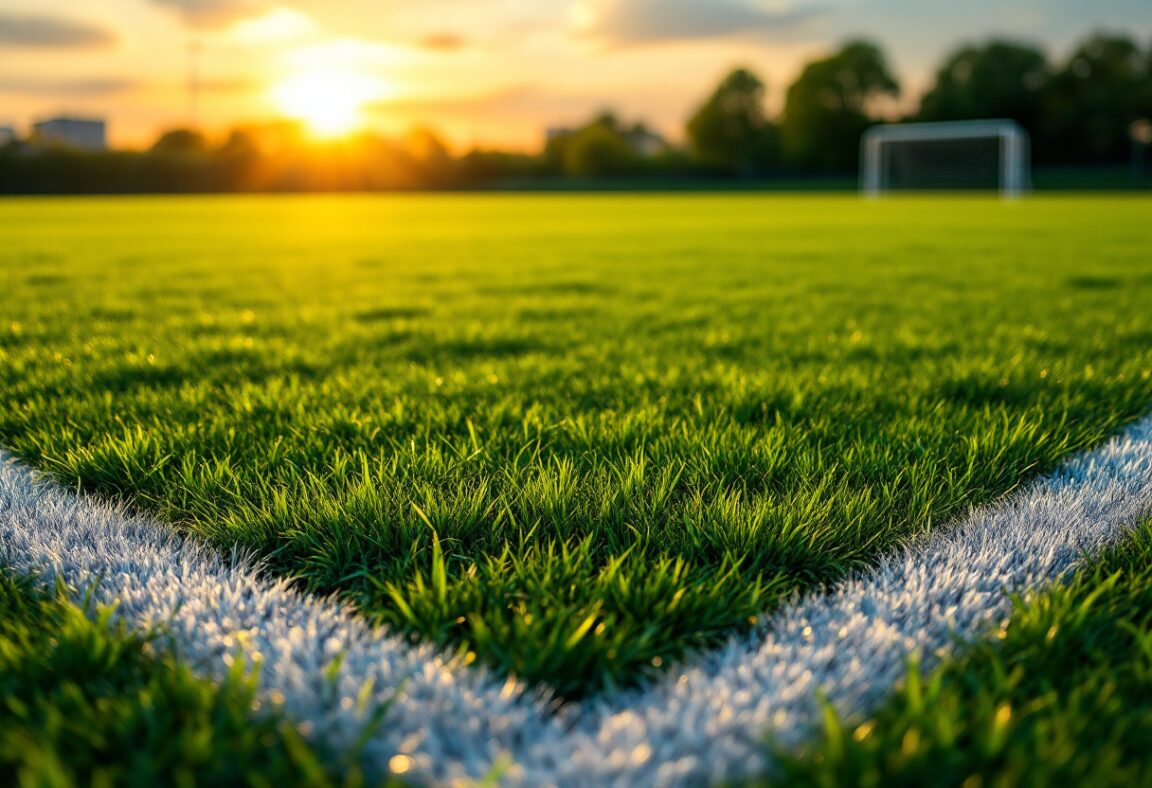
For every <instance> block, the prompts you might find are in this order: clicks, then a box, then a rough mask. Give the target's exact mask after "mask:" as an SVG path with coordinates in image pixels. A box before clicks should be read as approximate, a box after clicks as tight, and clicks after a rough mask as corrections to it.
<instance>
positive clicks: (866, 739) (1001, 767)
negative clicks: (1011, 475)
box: [781, 523, 1152, 788]
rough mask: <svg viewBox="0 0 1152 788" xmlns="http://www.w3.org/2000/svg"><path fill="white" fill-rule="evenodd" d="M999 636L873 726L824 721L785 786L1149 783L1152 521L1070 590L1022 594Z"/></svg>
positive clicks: (787, 768) (789, 767)
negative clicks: (823, 727)
mask: <svg viewBox="0 0 1152 788" xmlns="http://www.w3.org/2000/svg"><path fill="white" fill-rule="evenodd" d="M995 634H996V635H997V636H996V637H993V638H990V639H989V640H988V641H977V642H975V643H973V644H971V645H969V646H968V647H966V648H965V652H964V656H963V657H961V658H959V659H956V660H954V661H951V662H947V663H945V665H944V666H942V667H940V668H938V669H937V670H935V671H932V672H931V673H930V674H929V675H928V676H926V677H923V678H921V677H920V675H919V673H918V671H916V670H915V669H913V670H911V671H910V672H909V677H908V682H907V685H906V686H905V688H904V689H903V690H901V691H900V692H898V693H897V694H896V695H895V696H894V697H893V698H892V699H891V700H890V701H889V702H888V703H887V704H886V705H885V706H884V708H883V709H882V710H881V711H880V712H879V713H877V714H876V715H875V717H874V718H872V719H868V720H863V721H861V720H854V721H851V722H849V721H845V720H842V719H839V718H837V716H836V715H835V714H834V713H831V712H829V713H828V714H827V715H826V726H825V730H824V732H823V735H822V737H821V738H820V739H819V740H818V741H816V742H814V743H813V744H812V745H811V746H810V747H809V748H808V750H807V752H806V753H804V754H803V755H802V756H797V755H796V754H795V753H782V754H781V757H782V766H783V774H782V775H781V776H782V777H783V778H784V781H786V782H787V783H788V784H790V785H792V784H795V785H819V786H849V785H858V786H900V785H909V786H911V785H936V786H966V787H967V788H972V787H973V786H1038V787H1039V786H1049V785H1094V786H1096V785H1098V786H1132V785H1147V784H1149V781H1152V761H1150V760H1149V757H1148V731H1149V730H1152V523H1150V524H1148V525H1146V526H1145V528H1144V529H1143V530H1142V531H1140V532H1139V533H1138V534H1137V535H1136V537H1135V538H1133V539H1131V540H1130V541H1129V543H1128V544H1125V545H1123V546H1122V547H1121V548H1119V549H1116V550H1114V551H1112V552H1111V553H1110V554H1109V555H1107V556H1105V557H1104V558H1103V559H1100V560H1098V561H1096V562H1095V563H1094V564H1093V565H1092V566H1091V567H1090V568H1089V569H1086V570H1084V571H1082V572H1081V573H1080V574H1079V576H1078V577H1076V578H1075V580H1074V581H1073V582H1071V583H1069V584H1068V585H1067V586H1064V587H1060V588H1056V589H1052V590H1050V591H1048V592H1044V593H1040V594H1037V595H1035V596H1034V597H1032V598H1030V599H1027V600H1025V599H1017V602H1016V611H1015V613H1014V615H1013V617H1012V618H1011V620H1010V621H1009V622H1008V624H1007V625H1006V626H1005V627H1003V628H1002V629H1000V630H999V631H998V632H997V633H995Z"/></svg>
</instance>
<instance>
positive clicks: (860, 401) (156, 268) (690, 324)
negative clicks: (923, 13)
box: [0, 196, 1152, 697]
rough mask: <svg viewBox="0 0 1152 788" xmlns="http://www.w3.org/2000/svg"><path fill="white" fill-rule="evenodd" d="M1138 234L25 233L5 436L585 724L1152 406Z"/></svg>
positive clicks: (1036, 230) (118, 226) (1119, 204)
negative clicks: (593, 702)
mask: <svg viewBox="0 0 1152 788" xmlns="http://www.w3.org/2000/svg"><path fill="white" fill-rule="evenodd" d="M1149 207H1150V205H1149V201H1148V200H1147V199H1140V198H1129V199H1106V198H1094V199H1083V198H1077V199H1075V200H1073V199H1061V198H1037V199H1032V200H1028V201H1026V202H1023V203H1020V204H1011V205H1010V204H1003V203H1000V202H996V201H992V200H985V199H975V198H974V199H951V198H949V199H919V200H891V201H884V202H880V203H875V204H867V203H861V202H859V201H857V200H855V199H851V198H826V197H806V198H779V197H775V198H767V197H757V196H740V197H723V196H683V197H658V196H644V197H640V196H611V197H609V196H577V197H572V196H564V197H559V196H545V197H541V196H532V197H522V196H499V197H492V196H479V197H467V196H451V197H434V196H419V197H416V196H414V197H338V198H304V197H301V198H199V199H171V200H155V199H151V200H132V199H122V200H43V201H7V202H5V204H4V209H5V210H4V211H3V213H2V214H0V232H2V233H3V235H4V237H5V239H6V244H5V246H4V248H3V249H2V250H0V304H2V305H3V312H2V313H3V314H4V315H5V317H6V320H7V323H6V325H3V326H0V390H2V391H3V394H4V397H3V401H2V403H0V441H3V443H4V444H5V445H7V446H9V447H10V448H12V449H13V450H15V451H16V452H18V453H19V454H21V455H22V456H23V457H25V458H27V459H29V460H30V461H32V462H33V463H34V464H35V465H37V466H38V467H40V468H43V469H46V470H48V471H50V472H52V473H53V474H55V475H56V476H57V477H58V478H59V479H61V480H62V481H64V482H66V483H69V484H79V485H81V486H83V487H84V488H87V489H89V490H94V491H97V492H100V493H104V494H108V495H113V496H117V497H124V498H126V499H128V500H130V501H132V502H133V503H134V504H136V505H138V506H140V507H142V508H144V509H147V510H149V511H152V512H154V513H156V514H158V515H159V516H160V517H162V518H164V519H166V520H168V521H171V522H172V523H174V524H176V525H177V526H178V527H180V528H183V529H186V530H188V531H191V532H194V533H196V534H199V535H201V536H203V537H205V538H207V539H209V540H211V541H213V542H215V543H217V544H219V545H221V546H223V547H232V546H235V545H240V546H242V547H244V548H246V549H249V550H252V551H254V552H256V553H257V554H259V555H261V556H263V557H265V558H266V559H267V561H268V563H269V566H270V567H271V569H272V570H273V571H275V572H278V573H282V574H286V575H289V576H292V577H296V578H299V580H300V582H301V583H302V584H303V585H304V586H305V587H307V588H309V589H311V590H315V591H320V592H331V591H337V592H340V593H341V594H343V595H344V596H345V597H346V598H347V599H349V600H351V601H353V602H354V603H355V604H356V605H358V607H359V608H360V609H361V610H362V611H364V613H365V614H366V615H369V616H372V617H376V618H379V619H381V620H383V621H385V622H387V623H389V624H391V625H393V626H395V627H398V628H400V629H402V630H404V631H407V632H409V633H411V634H412V636H413V637H414V638H422V639H429V640H432V641H435V642H437V643H441V644H445V645H448V646H453V647H456V646H458V647H460V648H463V649H466V650H468V651H469V652H471V653H472V654H474V655H475V656H476V657H477V658H479V659H481V660H483V661H485V662H488V663H489V664H492V665H494V666H496V667H497V668H499V669H502V670H507V671H510V672H514V673H516V674H518V675H520V676H522V677H525V678H527V679H529V680H531V681H541V682H545V683H547V684H549V685H550V686H552V687H553V688H555V689H556V690H557V691H559V692H560V693H561V694H563V695H565V696H572V697H575V696H580V695H583V694H586V693H589V692H594V691H597V690H600V689H602V688H605V687H613V686H618V685H623V684H629V683H633V682H635V681H637V680H638V679H640V678H641V677H643V676H645V675H648V674H651V673H653V672H654V671H656V670H658V669H659V667H660V666H661V665H666V664H668V663H669V662H671V661H674V660H676V659H679V658H680V657H682V656H683V654H684V653H686V652H687V651H689V650H691V649H694V648H700V647H704V646H707V645H710V644H714V643H716V642H718V640H719V639H721V638H723V637H724V636H726V635H727V634H729V633H731V632H732V631H734V630H736V629H739V628H740V627H742V626H746V625H747V624H748V622H749V621H750V620H751V619H752V618H753V617H754V616H756V615H758V614H759V613H761V612H763V611H765V610H768V609H770V608H771V607H772V606H773V605H774V604H775V603H777V602H778V601H779V600H780V599H782V598H783V597H784V596H785V595H786V594H788V593H790V592H792V591H794V590H796V589H798V588H812V587H815V586H818V585H820V584H822V583H826V582H829V581H833V580H835V579H837V578H840V577H842V576H844V574H845V573H846V572H848V571H850V570H852V569H853V568H857V567H861V566H863V565H866V564H868V563H869V562H870V561H872V560H873V559H874V558H875V557H876V556H877V555H878V554H880V553H881V552H882V551H883V550H884V549H885V548H887V547H890V546H891V545H892V544H894V543H896V542H898V541H899V540H901V539H903V538H905V537H907V536H908V535H910V534H913V533H917V532H921V531H923V530H925V529H928V528H930V527H931V526H932V525H933V524H934V523H938V522H940V521H942V520H944V519H947V518H949V517H952V516H955V515H956V514H958V513H960V512H962V511H963V510H965V509H966V507H968V506H969V505H971V504H973V503H978V502H982V501H987V500H990V499H992V498H994V497H996V496H998V495H1000V494H1002V493H1004V492H1006V491H1007V490H1009V489H1011V488H1012V487H1014V486H1015V485H1017V484H1018V483H1019V482H1020V481H1021V480H1022V479H1023V478H1025V477H1026V476H1028V475H1029V474H1031V473H1033V472H1035V471H1037V470H1038V469H1040V468H1045V467H1050V466H1052V465H1053V464H1054V463H1056V462H1057V461H1058V460H1059V459H1061V458H1062V457H1064V456H1066V455H1067V454H1068V453H1069V452H1071V451H1074V450H1077V449H1080V448H1083V447H1085V446H1088V445H1091V444H1093V443H1095V442H1098V441H1099V440H1101V439H1102V437H1103V436H1104V435H1106V434H1108V433H1109V432H1111V431H1114V430H1115V429H1116V428H1117V427H1118V426H1119V425H1121V424H1123V423H1125V422H1127V421H1130V420H1131V419H1133V418H1135V417H1136V416H1138V415H1141V414H1142V413H1143V412H1145V410H1146V407H1147V405H1148V403H1149V402H1152V350H1150V348H1152V312H1150V310H1148V309H1147V304H1148V303H1150V302H1152V262H1150V261H1149V258H1148V255H1147V253H1146V250H1147V249H1148V248H1149V247H1150V246H1152V227H1150V226H1149V224H1148V223H1147V222H1146V221H1145V220H1144V219H1143V217H1144V216H1145V215H1146V214H1147V211H1148V209H1149Z"/></svg>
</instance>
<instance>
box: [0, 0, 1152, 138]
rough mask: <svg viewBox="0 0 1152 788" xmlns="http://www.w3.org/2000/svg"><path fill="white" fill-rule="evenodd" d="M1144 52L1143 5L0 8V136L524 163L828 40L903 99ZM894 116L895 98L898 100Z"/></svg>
mask: <svg viewBox="0 0 1152 788" xmlns="http://www.w3.org/2000/svg"><path fill="white" fill-rule="evenodd" d="M1097 29H1101V30H1108V31H1118V32H1125V33H1127V34H1129V35H1131V36H1133V37H1135V38H1137V39H1139V41H1140V42H1141V43H1142V44H1143V45H1145V46H1147V45H1149V44H1152V2H1150V1H1149V0H1010V1H1008V2H1005V0H967V1H966V2H963V3H957V2H952V1H951V0H949V1H948V2H944V1H943V0H793V1H792V2H789V0H484V2H477V0H420V1H419V2H406V3H399V2H384V1H382V0H328V2H321V0H283V1H282V2H277V0H85V1H84V2H77V0H0V124H7V125H14V126H16V127H17V129H18V130H21V131H23V130H25V129H26V127H27V124H28V123H30V122H31V121H33V120H36V119H40V118H42V117H45V116H49V115H52V114H56V113H63V112H67V113H73V114H84V115H100V116H104V117H106V118H107V119H108V121H109V130H110V134H111V137H112V141H113V142H114V143H116V144H120V145H128V146H140V145H146V144H147V143H148V142H150V141H151V140H152V139H153V138H154V137H155V135H156V133H157V132H158V131H160V130H161V129H165V128H172V127H177V126H182V125H188V124H189V122H190V120H191V119H192V117H193V107H192V106H191V102H190V101H189V91H188V89H187V84H188V79H189V76H188V75H189V70H190V61H191V51H192V49H193V47H195V48H196V49H197V51H198V52H199V55H198V62H199V64H200V68H199V71H200V86H201V88H200V92H199V96H200V99H199V106H198V111H197V115H198V118H199V120H200V122H201V125H202V126H203V127H204V128H205V129H206V130H208V131H209V132H213V133H219V132H222V131H223V130H224V129H226V128H227V127H228V126H230V125H232V124H236V123H259V122H263V121H267V120H270V119H274V118H277V117H283V116H285V115H293V116H297V117H300V118H302V119H303V120H305V121H306V122H308V123H309V124H310V125H311V126H312V127H313V130H314V131H316V132H317V133H318V134H321V135H323V134H327V133H332V134H335V133H340V132H342V131H346V130H347V129H348V128H350V127H353V126H358V125H359V126H368V127H372V128H378V129H380V130H382V131H386V132H399V131H403V130H405V129H407V128H409V127H411V126H412V125H413V124H415V123H417V122H420V123H423V124H425V125H428V126H431V127H433V128H436V129H438V130H439V131H441V132H442V133H443V134H444V135H445V136H446V137H447V138H449V139H450V140H451V141H452V142H453V143H455V144H456V145H460V146H466V145H472V144H485V145H501V146H509V147H524V148H534V147H537V146H538V145H539V141H540V139H541V138H542V134H543V129H544V128H545V127H547V126H555V125H567V124H573V123H576V122H579V121H581V120H583V119H585V118H586V117H588V116H589V115H590V114H591V113H593V112H594V111H596V110H598V109H600V108H604V107H607V108H614V109H616V110H618V111H620V112H621V114H622V115H624V117H625V118H626V119H628V120H632V119H640V118H642V119H644V120H647V121H649V122H650V123H651V124H652V125H654V126H656V127H657V128H658V129H660V130H661V131H664V132H666V133H667V134H669V135H670V136H672V137H674V138H675V137H677V136H678V135H679V134H680V129H681V127H682V124H683V121H684V118H685V117H686V116H687V115H688V114H689V113H690V112H691V109H692V108H693V107H694V106H695V105H696V104H698V103H699V101H700V100H701V99H702V98H703V97H704V96H705V95H706V94H707V93H708V92H709V90H710V89H711V88H712V87H713V86H714V84H715V83H716V82H717V81H718V80H719V78H720V77H721V76H722V75H723V74H724V73H725V71H726V70H727V69H729V68H730V67H732V66H734V65H741V64H742V65H747V66H750V67H751V68H753V69H754V70H755V71H757V72H758V73H759V74H760V75H761V76H762V77H764V78H765V80H766V81H767V82H768V85H769V100H770V102H772V103H773V104H774V105H776V104H778V103H779V102H780V100H781V97H782V93H783V90H784V87H785V86H786V85H787V83H788V82H789V80H791V79H792V78H793V77H794V76H795V74H796V72H797V70H798V69H799V67H800V65H801V64H802V63H803V62H804V61H805V60H806V59H809V58H811V57H815V56H818V55H820V54H821V53H823V52H825V51H827V50H828V49H829V48H831V47H833V46H834V45H835V44H836V43H838V42H839V41H841V40H843V39H845V38H846V37H848V36H854V35H864V36H867V37H869V38H871V39H873V40H875V41H877V42H878V43H880V44H881V45H882V46H883V47H884V48H885V50H886V51H887V53H888V55H889V57H890V59H891V63H892V65H893V67H894V68H895V70H896V71H897V73H898V74H899V76H900V78H901V79H902V80H903V82H904V85H905V89H906V95H907V96H910V97H914V96H915V95H916V94H917V93H918V92H919V91H920V90H921V89H922V88H923V86H924V85H925V83H926V82H927V80H928V78H929V76H930V74H931V71H932V69H933V67H934V66H935V64H936V63H938V62H939V60H940V58H941V57H942V56H943V55H944V53H945V52H947V51H948V50H950V49H951V48H952V47H954V46H955V45H957V44H958V43H960V42H962V41H966V40H978V39H982V38H986V37H988V36H992V35H997V36H1002V37H1012V38H1018V39H1024V40H1028V41H1032V42H1035V43H1037V44H1040V45H1042V46H1044V47H1046V48H1047V49H1048V50H1049V51H1050V52H1052V53H1053V54H1055V55H1059V56H1063V54H1064V53H1065V52H1066V51H1067V49H1068V48H1069V47H1070V46H1071V44H1072V43H1073V42H1074V41H1075V40H1077V39H1079V38H1081V37H1082V36H1083V35H1084V34H1086V33H1087V32H1089V31H1092V30H1097ZM906 100H908V99H906Z"/></svg>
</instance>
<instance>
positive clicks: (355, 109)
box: [272, 67, 385, 139]
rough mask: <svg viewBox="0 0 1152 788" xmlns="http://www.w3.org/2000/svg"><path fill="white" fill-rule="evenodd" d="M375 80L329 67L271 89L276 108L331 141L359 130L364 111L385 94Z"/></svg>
mask: <svg viewBox="0 0 1152 788" xmlns="http://www.w3.org/2000/svg"><path fill="white" fill-rule="evenodd" d="M384 87H385V86H384V85H383V84H382V83H381V82H380V81H379V80H377V79H374V78H372V77H370V76H368V75H366V74H363V73H359V72H356V71H354V70H352V69H347V68H339V67H328V68H321V69H311V70H307V71H301V72H299V73H296V74H293V75H291V76H288V77H286V78H285V79H283V80H282V81H281V82H279V83H277V84H276V86H275V87H273V89H272V98H273V99H274V100H275V102H276V105H277V106H278V107H279V108H280V111H281V112H283V113H284V114H285V115H287V116H288V117H290V118H294V119H296V120H300V121H302V122H303V123H304V124H305V125H306V126H307V127H308V130H309V131H310V132H311V133H312V134H314V135H315V136H317V137H321V138H325V139H331V138H334V137H341V136H344V135H346V134H350V133H352V132H355V131H356V130H358V129H359V128H360V127H361V126H362V125H363V123H364V107H365V105H366V104H368V103H369V102H371V101H373V100H374V99H377V98H380V97H381V95H383V94H384V92H385V90H384Z"/></svg>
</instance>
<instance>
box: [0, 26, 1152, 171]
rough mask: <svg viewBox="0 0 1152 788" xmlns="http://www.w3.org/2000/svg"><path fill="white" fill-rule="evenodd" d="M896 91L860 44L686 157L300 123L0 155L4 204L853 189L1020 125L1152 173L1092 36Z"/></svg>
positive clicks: (701, 141) (1016, 48)
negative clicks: (731, 183)
mask: <svg viewBox="0 0 1152 788" xmlns="http://www.w3.org/2000/svg"><path fill="white" fill-rule="evenodd" d="M900 92H901V86H900V84H899V82H898V80H897V79H896V78H895V76H894V75H893V74H892V72H891V69H890V67H889V65H888V62H887V59H886V57H885V55H884V53H883V52H882V51H881V49H880V48H879V47H877V46H876V45H874V44H872V43H869V42H866V41H852V42H849V43H847V44H845V45H844V46H842V47H841V48H840V49H839V50H838V51H836V52H833V53H832V54H830V55H828V56H827V57H824V58H821V59H819V60H816V61H813V62H810V63H808V64H807V65H806V66H804V68H803V69H802V71H801V73H800V75H799V76H798V77H797V79H796V80H795V82H793V84H792V85H790V86H789V87H788V88H787V91H786V92H785V95H784V100H783V105H782V110H781V112H780V114H779V116H778V117H771V116H770V115H769V114H768V112H767V111H766V99H767V88H766V86H765V85H764V83H763V82H762V81H761V80H760V79H759V77H757V76H756V75H755V74H754V73H752V72H751V71H749V70H747V69H736V70H735V71H733V72H732V73H730V74H729V75H727V76H726V77H725V78H724V79H723V80H722V81H721V83H720V84H719V85H718V86H717V87H716V89H715V90H714V91H713V93H712V94H711V95H710V96H708V97H707V98H706V99H705V100H704V102H703V103H702V104H701V105H700V106H699V107H698V108H697V109H696V110H695V112H693V113H692V115H691V116H690V118H689V119H688V121H687V123H686V126H685V129H684V142H683V144H678V145H676V144H669V143H667V142H666V141H664V140H663V139H661V138H660V137H659V136H658V135H656V134H654V133H653V132H652V131H651V130H650V129H648V128H647V127H646V126H645V125H644V124H643V123H626V122H624V121H622V120H621V119H620V118H619V117H618V116H617V115H615V114H613V113H608V112H606V113H602V114H600V115H598V116H597V117H595V118H593V119H591V120H590V121H589V122H587V123H586V124H584V125H582V126H580V127H577V128H573V129H568V130H562V131H558V132H554V133H550V134H549V137H548V140H547V143H546V145H545V146H544V148H543V150H541V151H540V152H539V153H536V154H524V153H512V152H504V151H493V150H472V151H468V152H466V153H463V154H460V155H455V154H453V153H451V152H450V151H449V149H448V148H447V147H446V146H445V145H444V144H443V142H441V140H440V139H439V138H438V137H437V136H436V135H435V134H434V133H432V132H430V131H426V130H420V131H415V132H413V133H412V134H410V135H408V136H407V137H405V138H404V139H385V138H381V137H377V136H373V135H361V136H359V137H356V138H352V139H348V140H343V141H340V142H338V143H327V144H323V145H320V144H316V143H310V142H309V141H308V140H307V138H306V135H304V134H303V133H302V132H301V130H300V129H299V128H297V127H294V126H292V125H291V124H275V125H272V126H265V127H260V128H248V129H237V130H234V131H233V132H232V133H231V134H230V135H229V136H228V138H227V139H226V140H224V141H223V142H222V143H219V144H212V143H211V142H210V141H209V140H208V139H207V138H206V137H205V136H204V135H203V134H201V133H199V132H197V131H194V130H187V129H182V130H177V131H172V132H168V133H167V134H165V135H163V136H162V137H161V138H160V139H159V140H158V141H157V142H156V144H155V145H154V146H153V147H152V148H151V149H150V150H148V151H146V152H128V151H109V152H105V153H95V154H94V153H81V152H78V151H72V150H66V149H52V150H44V151H35V150H30V149H28V148H27V147H24V146H20V145H9V146H8V147H7V148H5V149H3V150H0V190H4V191H8V192H20V193H36V192H42V193H61V192H215V191H324V190H384V189H450V188H485V187H491V186H498V185H508V184H512V185H515V184H521V185H527V184H531V183H538V182H542V181H543V182H546V181H550V180H555V179H560V178H569V179H596V180H600V181H603V180H605V179H612V178H630V179H638V178H657V179H659V178H663V179H670V178H680V179H699V178H709V179H723V178H728V179H738V178H739V179H753V178H773V177H780V178H788V177H806V176H812V175H824V176H831V175H851V174H853V173H855V171H856V168H857V165H858V149H859V141H860V137H861V135H862V134H863V132H864V131H865V130H866V129H867V128H868V127H869V126H871V125H873V124H875V123H877V122H881V121H890V120H905V121H943V120H965V119H976V118H1010V119H1013V120H1015V121H1017V122H1019V123H1020V124H1021V125H1023V126H1024V127H1025V128H1026V129H1027V130H1028V131H1029V132H1030V134H1031V136H1032V142H1033V156H1034V160H1035V162H1036V163H1037V164H1039V165H1041V166H1043V165H1120V164H1126V163H1129V162H1134V163H1136V164H1138V165H1139V167H1140V168H1142V169H1143V168H1146V166H1147V163H1148V148H1149V145H1150V143H1152V123H1150V121H1152V45H1150V46H1149V47H1148V48H1147V49H1144V48H1142V47H1141V46H1140V45H1139V44H1138V43H1136V42H1135V41H1133V40H1132V39H1130V38H1128V37H1125V36H1122V35H1105V34H1096V35H1092V36H1091V37H1089V38H1087V39H1086V40H1084V41H1083V42H1081V43H1080V44H1079V45H1078V46H1076V47H1075V48H1074V50H1073V51H1072V52H1071V54H1069V55H1068V56H1067V57H1065V58H1064V59H1062V60H1060V61H1059V62H1052V61H1050V60H1049V59H1048V57H1047V56H1046V55H1045V54H1044V52H1043V51H1042V50H1040V49H1038V48H1036V47H1033V46H1030V45H1027V44H1023V43H1019V42H1012V41H1001V40H993V41H988V42H986V43H982V44H978V45H966V46H963V47H961V48H959V49H958V50H956V51H955V52H953V53H951V54H950V55H949V56H948V57H947V58H946V59H945V60H944V62H943V63H942V64H941V65H940V67H939V68H938V69H937V71H936V73H935V79H934V82H933V84H932V86H931V87H930V88H929V89H928V90H927V91H926V92H925V93H924V94H923V96H921V98H920V101H919V106H918V108H917V109H916V111H914V112H912V113H911V114H907V115H904V116H898V113H896V112H895V111H894V108H895V107H896V106H898V99H899V97H900Z"/></svg>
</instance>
